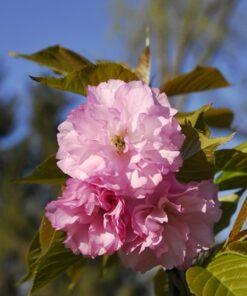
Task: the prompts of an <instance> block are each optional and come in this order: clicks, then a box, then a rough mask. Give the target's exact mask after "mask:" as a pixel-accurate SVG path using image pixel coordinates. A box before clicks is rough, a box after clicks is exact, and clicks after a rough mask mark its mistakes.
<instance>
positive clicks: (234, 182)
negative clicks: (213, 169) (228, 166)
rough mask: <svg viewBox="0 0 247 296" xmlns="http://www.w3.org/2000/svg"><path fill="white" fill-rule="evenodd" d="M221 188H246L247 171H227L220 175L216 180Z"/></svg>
mask: <svg viewBox="0 0 247 296" xmlns="http://www.w3.org/2000/svg"><path fill="white" fill-rule="evenodd" d="M215 183H216V184H218V187H219V190H231V189H236V188H246V186H247V172H242V171H240V172H232V171H226V172H223V173H222V174H221V175H220V176H218V177H217V178H216V180H215Z"/></svg>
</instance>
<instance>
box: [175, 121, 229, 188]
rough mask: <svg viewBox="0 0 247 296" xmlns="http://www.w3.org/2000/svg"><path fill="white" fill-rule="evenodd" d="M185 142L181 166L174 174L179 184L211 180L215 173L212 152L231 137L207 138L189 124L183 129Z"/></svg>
mask: <svg viewBox="0 0 247 296" xmlns="http://www.w3.org/2000/svg"><path fill="white" fill-rule="evenodd" d="M182 128H183V133H184V135H185V137H186V138H185V141H184V143H183V146H182V149H181V155H182V158H183V160H184V161H183V165H182V167H181V169H180V170H179V172H178V173H177V174H176V175H177V178H178V179H179V180H180V181H181V182H190V181H200V180H205V179H209V178H212V177H213V176H214V173H215V166H214V150H215V149H216V148H217V147H218V146H219V145H221V144H223V143H225V142H227V141H229V140H230V139H231V138H232V135H230V136H226V137H221V138H209V137H207V136H205V135H204V134H203V133H200V132H199V131H198V130H196V129H195V128H193V127H192V126H191V124H190V123H187V124H186V125H184V126H183V127H182Z"/></svg>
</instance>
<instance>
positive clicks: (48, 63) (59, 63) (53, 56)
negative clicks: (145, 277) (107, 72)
mask: <svg viewBox="0 0 247 296" xmlns="http://www.w3.org/2000/svg"><path fill="white" fill-rule="evenodd" d="M10 55H11V56H13V57H17V58H24V59H27V60H30V61H33V62H35V63H38V64H40V65H42V66H45V67H48V68H50V69H51V70H53V71H55V72H57V73H61V74H67V73H69V72H73V71H76V70H79V69H82V68H84V67H85V66H89V65H92V63H91V62H90V61H89V60H88V59H86V58H85V57H83V56H81V55H79V54H78V53H75V52H73V51H72V50H70V49H67V48H64V47H62V46H60V45H55V46H51V47H48V48H45V49H42V50H40V51H38V52H35V53H33V54H18V53H15V52H11V53H10Z"/></svg>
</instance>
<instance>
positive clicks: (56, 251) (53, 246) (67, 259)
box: [30, 231, 83, 295]
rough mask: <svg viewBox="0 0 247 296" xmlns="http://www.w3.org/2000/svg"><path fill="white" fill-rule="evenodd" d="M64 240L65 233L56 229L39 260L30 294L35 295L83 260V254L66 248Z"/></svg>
mask: <svg viewBox="0 0 247 296" xmlns="http://www.w3.org/2000/svg"><path fill="white" fill-rule="evenodd" d="M64 240H65V235H64V233H63V232H61V231H55V233H54V235H53V237H52V240H51V241H50V245H49V247H48V248H47V249H46V250H45V252H44V253H42V254H41V256H40V257H39V259H38V261H37V265H36V268H35V272H34V279H33V284H32V288H31V292H30V295H33V293H34V292H36V291H37V290H39V289H41V288H42V287H43V286H45V285H46V284H48V283H49V282H50V281H52V280H53V279H55V278H56V277H57V276H58V275H60V274H61V273H63V272H65V271H66V270H67V269H68V268H69V267H70V266H72V265H73V264H75V263H77V262H78V261H79V260H83V258H82V257H81V256H76V255H74V254H73V253H72V252H71V251H70V250H69V249H66V248H65V246H64V244H63V242H64Z"/></svg>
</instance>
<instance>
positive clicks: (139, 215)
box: [46, 80, 220, 272]
mask: <svg viewBox="0 0 247 296" xmlns="http://www.w3.org/2000/svg"><path fill="white" fill-rule="evenodd" d="M175 114H176V110H175V109H173V108H171V106H170V104H169V102H168V99H167V97H166V95H165V94H164V93H160V92H159V90H158V89H151V88H150V87H149V86H148V85H146V84H144V83H142V82H141V81H132V82H129V83H125V82H123V81H120V80H109V81H108V82H104V83H100V84H99V85H98V86H96V87H94V86H89V87H88V92H87V103H86V104H83V105H80V106H79V107H77V108H76V109H74V110H72V111H71V112H70V114H69V115H68V117H67V119H66V120H65V121H64V122H63V123H62V124H60V126H59V128H58V130H59V133H58V144H59V149H58V152H57V159H58V163H57V164H58V166H59V168H60V169H61V170H62V171H63V172H65V173H66V174H68V175H69V176H70V178H69V179H68V180H67V183H66V186H65V189H64V190H63V192H62V194H61V196H60V197H59V198H58V199H57V200H55V201H52V202H50V203H49V204H48V205H47V207H46V216H47V217H48V219H49V220H50V222H51V224H52V226H53V227H54V228H55V229H61V230H64V231H65V232H66V233H67V239H66V241H65V245H66V246H67V247H69V248H71V250H72V251H73V252H74V253H75V254H79V253H81V254H83V255H85V256H90V257H92V258H94V257H96V256H99V255H103V254H112V253H114V252H116V251H119V255H120V257H121V258H122V260H123V262H124V264H125V266H127V267H130V268H133V269H134V270H138V271H142V272H144V271H146V270H148V269H150V268H152V267H154V266H156V265H162V266H163V267H164V268H166V269H171V268H173V267H178V268H183V267H186V266H189V265H190V264H191V262H192V260H193V259H194V258H195V256H196V255H197V254H198V252H200V251H202V250H206V249H208V248H209V247H210V245H211V244H212V242H213V225H214V223H215V222H216V221H217V220H218V219H219V217H220V210H219V205H218V202H217V188H216V186H215V185H214V184H213V182H212V181H210V180H209V181H203V182H200V183H196V182H192V183H189V184H181V183H179V182H178V181H177V180H176V178H175V172H177V171H178V170H179V168H180V167H181V165H182V158H181V154H180V149H181V146H182V143H183V141H184V135H183V134H182V132H181V128H180V126H179V124H178V122H177V121H176V119H175V117H174V115H175Z"/></svg>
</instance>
